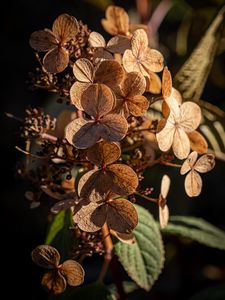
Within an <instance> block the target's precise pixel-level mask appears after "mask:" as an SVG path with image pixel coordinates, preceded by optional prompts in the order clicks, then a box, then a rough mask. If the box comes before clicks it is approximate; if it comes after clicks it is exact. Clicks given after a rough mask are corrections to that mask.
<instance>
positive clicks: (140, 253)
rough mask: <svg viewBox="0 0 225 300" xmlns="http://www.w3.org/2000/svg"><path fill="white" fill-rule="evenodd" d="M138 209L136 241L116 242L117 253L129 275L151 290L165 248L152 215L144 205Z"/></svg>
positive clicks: (162, 259)
mask: <svg viewBox="0 0 225 300" xmlns="http://www.w3.org/2000/svg"><path fill="white" fill-rule="evenodd" d="M135 207H136V209H137V211H138V219H139V221H138V226H137V227H136V228H135V230H134V231H133V233H134V235H135V238H136V243H135V244H132V245H129V244H124V243H122V242H118V243H117V244H115V253H116V254H117V255H118V257H119V260H120V262H121V264H122V265H123V267H124V269H125V270H126V272H127V273H128V275H129V276H130V277H131V278H132V279H133V280H134V281H135V282H136V283H137V284H138V285H139V286H140V287H142V288H143V289H145V290H147V291H149V290H150V289H151V287H152V286H153V284H154V282H155V280H156V279H157V278H158V276H159V274H160V273H161V270H162V267H163V264H164V248H163V243H162V238H161V234H160V231H159V229H158V226H157V223H156V222H155V220H154V219H153V217H152V215H151V214H150V213H149V212H148V211H147V210H146V209H145V208H143V207H141V206H139V205H135Z"/></svg>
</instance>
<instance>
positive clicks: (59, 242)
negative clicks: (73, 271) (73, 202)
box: [45, 209, 72, 261]
mask: <svg viewBox="0 0 225 300" xmlns="http://www.w3.org/2000/svg"><path fill="white" fill-rule="evenodd" d="M70 226H72V219H71V211H70V209H68V210H62V211H60V212H59V213H58V214H57V215H56V216H55V217H54V219H53V221H52V222H51V224H50V226H49V230H48V233H47V236H46V240H45V244H47V245H52V246H54V247H55V248H56V249H57V250H58V251H59V253H60V256H61V259H62V261H64V260H66V259H67V258H68V256H69V252H70V249H71V234H70V229H69V228H70Z"/></svg>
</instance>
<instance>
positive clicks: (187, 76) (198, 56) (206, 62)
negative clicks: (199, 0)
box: [174, 7, 225, 101]
mask: <svg viewBox="0 0 225 300" xmlns="http://www.w3.org/2000/svg"><path fill="white" fill-rule="evenodd" d="M224 11H225V7H223V8H222V9H221V10H220V11H219V13H218V14H217V16H216V18H215V19H214V20H213V22H212V24H211V25H210V26H209V28H208V30H207V31H206V33H205V34H204V36H203V38H202V39H201V40H200V42H199V44H198V45H197V46H196V48H195V49H194V51H193V52H192V53H191V55H190V57H189V58H188V59H187V61H186V62H185V63H184V65H183V66H182V67H181V69H180V70H179V71H178V73H177V74H176V76H175V78H174V84H175V87H176V88H177V89H178V90H179V91H180V92H181V93H182V95H183V97H184V99H186V100H196V101H198V100H199V99H200V97H201V95H202V92H203V89H204V87H205V84H206V81H207V78H208V75H209V72H210V70H211V67H212V64H213V61H214V58H215V56H216V52H217V49H218V45H219V42H220V39H221V36H222V35H221V32H222V30H221V28H222V24H223V21H224Z"/></svg>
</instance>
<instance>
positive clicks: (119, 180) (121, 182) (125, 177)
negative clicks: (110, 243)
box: [107, 164, 138, 231]
mask: <svg viewBox="0 0 225 300" xmlns="http://www.w3.org/2000/svg"><path fill="white" fill-rule="evenodd" d="M107 170H108V171H110V172H112V173H113V179H112V185H111V190H112V191H113V192H114V193H116V194H118V195H121V196H126V195H129V194H132V193H134V192H135V190H136V188H137V186H138V177H137V174H136V173H135V172H134V170H133V169H131V167H129V166H127V165H124V164H113V165H110V166H108V167H107ZM116 231H117V230H116Z"/></svg>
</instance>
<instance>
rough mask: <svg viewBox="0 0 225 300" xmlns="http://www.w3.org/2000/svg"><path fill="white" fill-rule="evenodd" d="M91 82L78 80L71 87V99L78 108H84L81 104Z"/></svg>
mask: <svg viewBox="0 0 225 300" xmlns="http://www.w3.org/2000/svg"><path fill="white" fill-rule="evenodd" d="M90 84H91V83H88V82H79V81H76V82H75V83H74V84H73V85H72V86H71V88H70V99H71V102H72V104H74V105H75V106H76V108H77V109H79V110H83V107H82V105H81V97H82V94H83V92H84V91H85V90H86V89H87V88H88V87H89V85H90Z"/></svg>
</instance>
